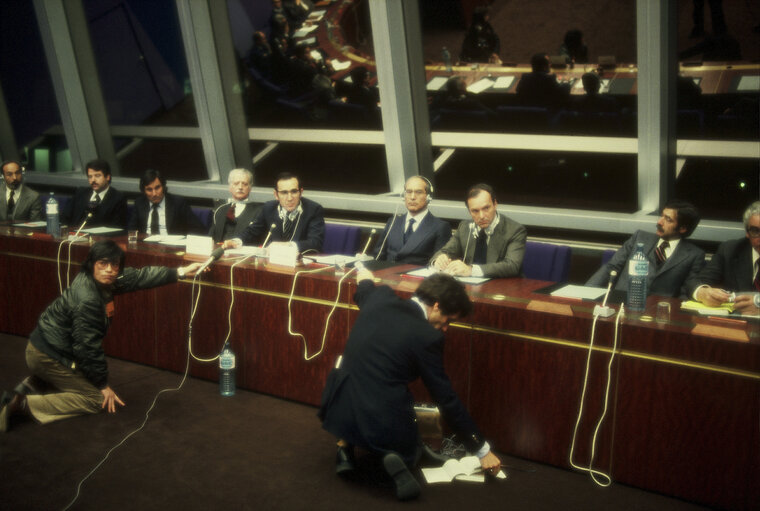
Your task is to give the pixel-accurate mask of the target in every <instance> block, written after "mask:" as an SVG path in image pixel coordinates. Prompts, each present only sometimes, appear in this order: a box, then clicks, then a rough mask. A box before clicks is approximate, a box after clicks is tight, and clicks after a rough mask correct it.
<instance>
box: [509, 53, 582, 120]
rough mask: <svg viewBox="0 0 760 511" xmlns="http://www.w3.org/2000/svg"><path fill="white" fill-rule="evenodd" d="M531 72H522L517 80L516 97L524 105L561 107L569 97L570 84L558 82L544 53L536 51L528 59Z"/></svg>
mask: <svg viewBox="0 0 760 511" xmlns="http://www.w3.org/2000/svg"><path fill="white" fill-rule="evenodd" d="M530 65H531V69H532V70H531V72H530V73H524V74H523V75H522V76H521V77H520V81H519V82H517V87H516V89H515V92H516V93H517V98H518V99H519V100H520V102H521V103H522V104H523V105H525V106H537V107H545V108H552V109H553V108H559V107H562V106H563V105H564V104H565V103H566V102H567V100H568V98H569V97H570V84H569V83H560V82H558V81H557V77H556V75H554V74H552V73H549V70H550V68H551V65H550V62H549V56H548V55H547V54H546V53H536V54H535V55H533V57H531V59H530Z"/></svg>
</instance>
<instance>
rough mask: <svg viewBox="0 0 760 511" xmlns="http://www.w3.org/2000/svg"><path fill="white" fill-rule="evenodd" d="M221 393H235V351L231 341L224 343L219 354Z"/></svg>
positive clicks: (224, 394)
mask: <svg viewBox="0 0 760 511" xmlns="http://www.w3.org/2000/svg"><path fill="white" fill-rule="evenodd" d="M219 393H220V394H221V395H223V396H234V395H235V353H234V352H233V351H232V348H231V347H230V343H229V342H225V343H224V348H222V354H221V355H219Z"/></svg>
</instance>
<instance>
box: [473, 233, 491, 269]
mask: <svg viewBox="0 0 760 511" xmlns="http://www.w3.org/2000/svg"><path fill="white" fill-rule="evenodd" d="M487 254H488V235H487V234H486V231H485V229H481V230H480V232H479V233H478V241H477V243H475V255H474V256H473V258H472V264H486V256H487Z"/></svg>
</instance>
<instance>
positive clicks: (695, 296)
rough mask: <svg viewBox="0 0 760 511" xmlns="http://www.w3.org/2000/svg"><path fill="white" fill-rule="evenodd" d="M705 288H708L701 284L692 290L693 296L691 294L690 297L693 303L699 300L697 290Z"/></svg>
mask: <svg viewBox="0 0 760 511" xmlns="http://www.w3.org/2000/svg"><path fill="white" fill-rule="evenodd" d="M705 287H709V286H708V285H707V284H702V285H701V286H699V287H698V288H697V289H695V290H694V294H692V295H691V297H692V298H693V299H694V301H695V302H698V301H699V299H698V298H697V296H698V295H699V290H700V289H702V288H705Z"/></svg>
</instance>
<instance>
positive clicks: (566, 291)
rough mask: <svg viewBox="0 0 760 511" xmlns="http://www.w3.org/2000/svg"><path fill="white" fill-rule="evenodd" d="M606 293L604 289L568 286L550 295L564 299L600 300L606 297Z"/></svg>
mask: <svg viewBox="0 0 760 511" xmlns="http://www.w3.org/2000/svg"><path fill="white" fill-rule="evenodd" d="M605 291H607V289H606V288H603V287H590V286H577V285H575V284H568V285H566V286H562V287H561V288H559V289H556V290H554V291H552V292H551V293H550V294H551V296H559V297H562V298H576V299H581V300H599V299H600V298H601V297H603V296H604V293H605Z"/></svg>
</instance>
